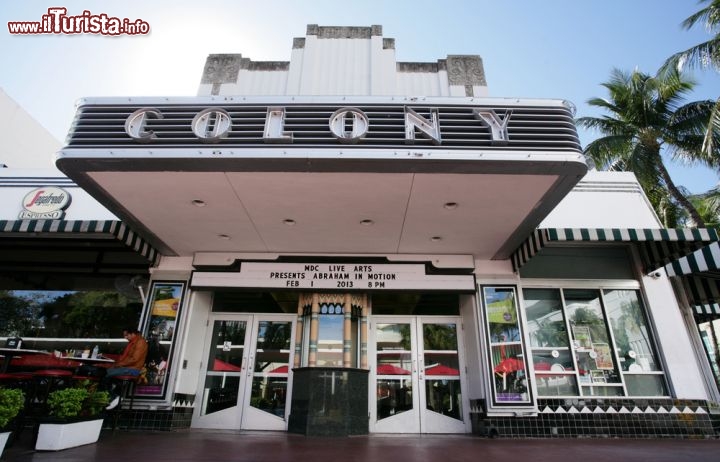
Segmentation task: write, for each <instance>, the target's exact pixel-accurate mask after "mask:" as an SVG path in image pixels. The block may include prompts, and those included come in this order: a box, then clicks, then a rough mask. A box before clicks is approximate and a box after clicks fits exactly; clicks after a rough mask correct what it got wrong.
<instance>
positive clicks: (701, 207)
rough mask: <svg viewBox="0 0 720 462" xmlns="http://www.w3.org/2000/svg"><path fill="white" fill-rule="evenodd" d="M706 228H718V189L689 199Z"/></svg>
mask: <svg viewBox="0 0 720 462" xmlns="http://www.w3.org/2000/svg"><path fill="white" fill-rule="evenodd" d="M689 199H690V202H692V203H693V205H694V206H695V208H696V209H697V211H698V213H699V214H700V216H701V217H702V218H703V220H704V221H705V226H706V227H708V228H715V229H719V228H720V188H714V189H711V190H710V191H707V192H705V193H702V194H696V195H694V196H690V197H689Z"/></svg>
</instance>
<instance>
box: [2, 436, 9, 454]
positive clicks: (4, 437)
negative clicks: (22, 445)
mask: <svg viewBox="0 0 720 462" xmlns="http://www.w3.org/2000/svg"><path fill="white" fill-rule="evenodd" d="M9 436H10V432H3V433H0V456H2V453H3V450H5V444H6V443H7V440H8V437H9Z"/></svg>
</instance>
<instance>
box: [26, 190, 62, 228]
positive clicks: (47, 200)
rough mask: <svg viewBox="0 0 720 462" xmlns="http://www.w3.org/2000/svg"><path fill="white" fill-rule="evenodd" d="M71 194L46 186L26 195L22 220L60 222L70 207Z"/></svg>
mask: <svg viewBox="0 0 720 462" xmlns="http://www.w3.org/2000/svg"><path fill="white" fill-rule="evenodd" d="M70 200H71V196H70V193H69V192H67V191H65V190H64V189H62V188H57V187H54V186H46V187H43V188H37V189H34V190H32V191H30V192H29V193H27V194H26V195H25V197H24V198H23V201H22V207H23V209H24V210H23V211H22V212H20V215H18V218H19V219H21V220H60V219H62V218H63V217H64V216H65V209H66V208H67V207H68V206H69V205H70Z"/></svg>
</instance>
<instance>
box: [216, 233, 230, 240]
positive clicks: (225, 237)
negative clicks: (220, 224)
mask: <svg viewBox="0 0 720 462" xmlns="http://www.w3.org/2000/svg"><path fill="white" fill-rule="evenodd" d="M217 237H218V238H219V239H223V240H226V241H229V240H230V239H232V238H231V237H230V236H228V235H227V234H218V235H217Z"/></svg>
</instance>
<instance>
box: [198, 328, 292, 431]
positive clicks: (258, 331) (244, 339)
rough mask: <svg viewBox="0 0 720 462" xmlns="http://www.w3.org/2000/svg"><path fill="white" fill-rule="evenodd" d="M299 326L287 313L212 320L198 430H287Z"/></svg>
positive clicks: (209, 329) (208, 337)
mask: <svg viewBox="0 0 720 462" xmlns="http://www.w3.org/2000/svg"><path fill="white" fill-rule="evenodd" d="M294 323H295V316H288V315H221V316H220V315H218V316H213V317H212V318H211V319H210V323H209V325H208V329H207V332H206V338H207V339H208V342H207V343H206V346H205V356H204V357H205V358H207V360H206V362H205V364H204V367H203V374H204V380H202V383H203V384H204V386H203V388H202V390H201V391H200V394H201V399H202V401H201V405H200V406H198V408H197V410H196V413H195V418H194V420H193V426H194V427H200V428H224V429H248V430H286V429H287V419H286V416H287V415H288V413H289V411H290V409H289V408H290V400H289V399H288V391H289V390H290V389H291V388H290V384H289V383H288V382H289V380H290V374H289V369H290V365H291V364H292V359H293V358H292V349H291V345H293V341H294V339H293V338H292V337H293V334H294V331H295V329H294Z"/></svg>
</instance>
